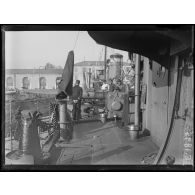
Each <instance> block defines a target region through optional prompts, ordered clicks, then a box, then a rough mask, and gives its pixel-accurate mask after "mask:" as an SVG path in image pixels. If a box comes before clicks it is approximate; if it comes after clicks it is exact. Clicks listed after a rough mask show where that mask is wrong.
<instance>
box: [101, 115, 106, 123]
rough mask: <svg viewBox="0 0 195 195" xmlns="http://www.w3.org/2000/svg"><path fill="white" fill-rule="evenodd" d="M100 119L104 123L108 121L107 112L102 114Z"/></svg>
mask: <svg viewBox="0 0 195 195" xmlns="http://www.w3.org/2000/svg"><path fill="white" fill-rule="evenodd" d="M100 121H101V122H102V123H106V121H107V114H106V113H102V114H100Z"/></svg>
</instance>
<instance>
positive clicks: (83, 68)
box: [5, 61, 104, 89]
mask: <svg viewBox="0 0 195 195" xmlns="http://www.w3.org/2000/svg"><path fill="white" fill-rule="evenodd" d="M103 71H104V62H102V61H100V62H98V61H83V62H79V63H76V64H75V66H74V75H73V82H75V80H80V81H81V86H82V87H85V86H86V85H87V87H88V85H89V84H90V81H89V80H93V79H102V78H103V77H102V75H103V74H104V73H103ZM62 73H63V69H7V70H6V71H5V88H6V89H14V88H15V89H56V88H57V83H58V81H59V79H60V77H61V76H62Z"/></svg>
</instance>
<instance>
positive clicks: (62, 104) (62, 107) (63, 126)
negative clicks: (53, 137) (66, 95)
mask: <svg viewBox="0 0 195 195" xmlns="http://www.w3.org/2000/svg"><path fill="white" fill-rule="evenodd" d="M66 113H67V101H66V100H59V121H60V138H59V140H65V139H66V134H67V132H66V130H67V117H66Z"/></svg>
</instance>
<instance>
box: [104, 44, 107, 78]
mask: <svg viewBox="0 0 195 195" xmlns="http://www.w3.org/2000/svg"><path fill="white" fill-rule="evenodd" d="M106 58H107V47H106V46H105V53H104V79H105V80H106V68H107V60H106Z"/></svg>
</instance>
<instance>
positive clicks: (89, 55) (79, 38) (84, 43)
mask: <svg viewBox="0 0 195 195" xmlns="http://www.w3.org/2000/svg"><path fill="white" fill-rule="evenodd" d="M73 48H74V55H75V63H77V62H81V61H84V60H85V61H88V60H89V61H99V60H102V61H103V60H104V46H103V45H99V44H97V43H96V42H95V41H94V40H93V39H92V38H91V37H90V36H89V34H88V33H87V32H86V31H79V32H78V31H15V32H14V31H7V32H6V33H5V68H6V69H12V68H13V69H31V68H37V69H38V68H41V66H42V67H43V66H45V65H46V63H48V62H49V63H51V64H53V65H56V66H62V68H64V65H65V62H66V58H67V55H68V52H69V51H70V50H73ZM113 53H120V54H122V55H123V61H124V62H126V61H127V60H128V53H127V52H126V51H121V50H117V49H113V48H109V47H108V49H107V58H109V57H110V55H111V54H113Z"/></svg>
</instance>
